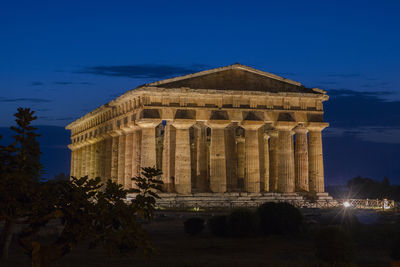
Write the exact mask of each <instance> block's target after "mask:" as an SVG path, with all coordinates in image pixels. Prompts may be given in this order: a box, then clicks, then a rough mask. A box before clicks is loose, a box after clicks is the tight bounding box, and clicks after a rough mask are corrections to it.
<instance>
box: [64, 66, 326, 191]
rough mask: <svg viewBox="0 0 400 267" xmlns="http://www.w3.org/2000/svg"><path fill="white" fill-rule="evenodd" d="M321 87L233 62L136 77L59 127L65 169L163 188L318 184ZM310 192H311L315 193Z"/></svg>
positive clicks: (306, 187)
mask: <svg viewBox="0 0 400 267" xmlns="http://www.w3.org/2000/svg"><path fill="white" fill-rule="evenodd" d="M327 99H328V96H327V95H326V93H325V91H323V90H320V89H316V88H313V89H311V88H306V87H304V86H302V85H301V84H300V83H298V82H294V81H291V80H288V79H284V78H281V77H279V76H276V75H273V74H270V73H266V72H262V71H259V70H256V69H253V68H250V67H247V66H243V65H239V64H234V65H231V66H227V67H222V68H217V69H211V70H207V71H202V72H198V73H195V74H190V75H185V76H181V77H177V78H172V79H167V80H163V81H159V82H155V83H150V84H146V85H143V86H139V87H137V88H135V89H134V90H131V91H128V92H126V93H125V94H123V95H122V96H120V97H118V98H117V99H115V100H113V101H111V102H109V103H107V104H105V105H103V106H101V107H99V108H97V109H96V110H94V111H92V112H90V113H88V114H86V115H85V116H83V117H82V118H80V119H78V120H76V121H74V122H72V123H71V124H69V125H68V126H67V127H66V128H67V129H68V130H71V140H72V142H71V144H70V145H69V148H70V149H71V150H72V153H71V176H76V177H81V176H84V175H88V176H89V177H91V178H93V177H97V176H99V177H101V178H103V179H108V178H111V179H112V180H113V181H116V182H118V183H120V184H122V185H123V186H124V187H125V188H131V187H132V186H134V185H133V184H132V181H131V177H133V176H137V175H139V172H140V170H141V167H148V166H151V167H152V166H154V167H157V168H159V169H161V170H162V172H163V175H162V177H160V179H162V180H163V182H164V191H165V192H171V193H172V192H175V193H177V194H179V195H188V194H193V193H202V192H209V193H227V192H249V193H260V192H279V193H295V192H309V193H322V192H324V164H323V153H322V136H321V131H322V130H323V129H324V128H325V127H327V126H328V123H325V122H323V102H324V101H326V100H327ZM317 195H318V194H317Z"/></svg>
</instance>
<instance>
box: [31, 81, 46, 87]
mask: <svg viewBox="0 0 400 267" xmlns="http://www.w3.org/2000/svg"><path fill="white" fill-rule="evenodd" d="M43 84H44V83H42V82H32V83H31V86H40V85H43Z"/></svg>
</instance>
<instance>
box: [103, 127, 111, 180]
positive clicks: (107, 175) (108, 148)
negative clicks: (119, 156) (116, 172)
mask: <svg viewBox="0 0 400 267" xmlns="http://www.w3.org/2000/svg"><path fill="white" fill-rule="evenodd" d="M104 141H105V146H106V148H105V168H104V176H105V178H106V179H107V180H108V179H111V164H112V162H111V156H112V137H111V136H110V135H107V136H106V137H105V140H104ZM111 180H112V179H111Z"/></svg>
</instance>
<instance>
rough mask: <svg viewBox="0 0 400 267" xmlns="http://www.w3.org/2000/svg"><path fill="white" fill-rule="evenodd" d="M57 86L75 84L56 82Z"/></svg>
mask: <svg viewBox="0 0 400 267" xmlns="http://www.w3.org/2000/svg"><path fill="white" fill-rule="evenodd" d="M54 84H56V85H70V84H73V82H54Z"/></svg>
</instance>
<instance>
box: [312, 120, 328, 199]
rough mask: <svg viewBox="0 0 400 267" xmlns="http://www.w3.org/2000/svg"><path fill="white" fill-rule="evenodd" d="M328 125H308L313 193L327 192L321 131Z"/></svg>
mask: <svg viewBox="0 0 400 267" xmlns="http://www.w3.org/2000/svg"><path fill="white" fill-rule="evenodd" d="M328 125H329V124H328V123H313V122H310V123H309V124H308V125H307V129H308V130H309V145H308V152H309V155H308V158H309V188H310V192H312V193H321V192H324V191H325V188H324V160H323V154H322V136H321V131H322V130H323V129H324V128H325V127H327V126H328Z"/></svg>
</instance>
